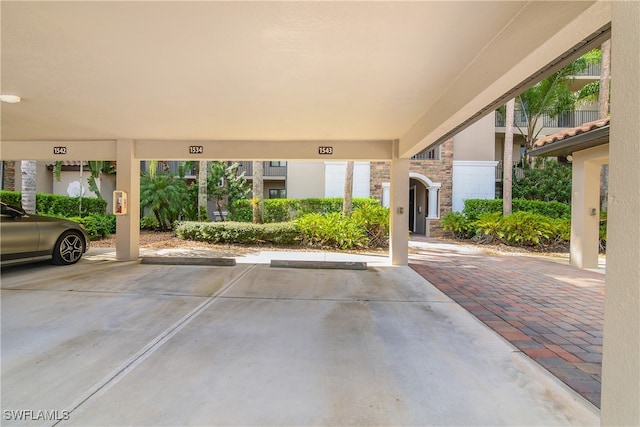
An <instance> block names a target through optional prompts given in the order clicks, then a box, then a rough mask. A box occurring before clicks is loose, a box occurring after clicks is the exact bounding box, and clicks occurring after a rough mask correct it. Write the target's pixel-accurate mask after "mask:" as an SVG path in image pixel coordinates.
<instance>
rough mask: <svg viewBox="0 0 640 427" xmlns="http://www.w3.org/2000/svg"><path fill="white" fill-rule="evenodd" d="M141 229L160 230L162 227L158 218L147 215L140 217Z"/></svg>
mask: <svg viewBox="0 0 640 427" xmlns="http://www.w3.org/2000/svg"><path fill="white" fill-rule="evenodd" d="M140 229H141V230H158V229H160V224H158V220H157V219H156V217H155V216H153V215H146V216H144V217H143V218H141V219H140Z"/></svg>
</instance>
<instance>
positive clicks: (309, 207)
mask: <svg viewBox="0 0 640 427" xmlns="http://www.w3.org/2000/svg"><path fill="white" fill-rule="evenodd" d="M263 202H264V218H263V219H264V222H286V221H290V220H292V219H295V218H296V217H298V216H303V215H307V214H310V213H321V214H322V213H330V212H342V198H341V197H327V198H308V199H265V200H264V201H263ZM363 206H380V203H379V202H378V201H377V200H376V199H372V198H364V197H357V198H355V199H353V209H354V211H355V210H357V209H359V208H361V207H363ZM229 219H230V220H231V221H239V222H252V221H253V210H252V208H251V201H250V200H236V201H235V202H233V203H232V204H231V206H230V209H229Z"/></svg>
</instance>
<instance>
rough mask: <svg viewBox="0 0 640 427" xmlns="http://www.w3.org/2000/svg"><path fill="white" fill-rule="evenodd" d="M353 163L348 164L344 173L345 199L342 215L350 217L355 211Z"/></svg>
mask: <svg viewBox="0 0 640 427" xmlns="http://www.w3.org/2000/svg"><path fill="white" fill-rule="evenodd" d="M353 166H354V163H353V162H347V168H346V169H345V172H344V198H343V199H342V215H344V216H350V215H351V210H352V209H353Z"/></svg>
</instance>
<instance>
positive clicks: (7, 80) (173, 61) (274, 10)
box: [1, 1, 593, 140]
mask: <svg viewBox="0 0 640 427" xmlns="http://www.w3.org/2000/svg"><path fill="white" fill-rule="evenodd" d="M532 3H535V4H536V6H533V5H532ZM592 3H593V2H573V1H571V2H548V3H547V2H520V1H515V2H508V1H507V2H502V1H499V2H483V1H470V2H460V1H450V2H431V1H423V2H384V1H382V2H146V1H142V2H56V1H52V2H2V14H1V18H2V51H1V54H2V86H1V89H2V93H12V94H15V95H18V96H21V97H22V101H23V102H21V103H20V104H14V105H5V106H3V108H2V138H3V139H5V140H8V139H11V140H40V139H47V140H65V139H67V140H72V139H85V140H87V139H115V138H131V139H148V140H153V139H181V140H198V139H207V140H236V139H239V140H332V139H339V140H350V139H359V140H367V139H398V138H400V137H402V136H403V135H405V134H406V133H407V132H408V131H409V129H411V128H412V126H414V124H416V122H418V121H419V120H420V119H421V118H423V116H424V114H425V113H426V112H429V111H430V110H432V108H433V107H434V106H437V105H438V102H441V101H442V97H443V96H447V94H449V93H453V94H454V96H455V97H458V96H460V95H459V94H458V92H457V91H455V90H452V88H454V87H455V85H456V83H457V82H460V81H462V82H463V83H464V84H465V85H466V86H465V90H468V91H471V92H473V93H472V94H471V95H476V92H479V91H480V90H481V88H480V87H479V86H481V85H487V84H491V83H492V78H493V77H494V76H495V75H497V74H500V73H501V72H506V71H508V70H509V69H511V68H513V67H514V65H515V64H517V62H518V61H519V60H520V59H522V58H524V57H525V56H526V53H527V52H528V51H531V50H532V49H535V48H536V47H538V46H540V45H542V44H544V41H545V40H547V39H548V38H549V37H550V36H552V35H553V34H554V32H555V31H557V29H558V28H560V27H562V26H563V25H564V24H565V23H566V22H568V21H570V20H571V19H572V17H574V16H575V15H577V14H580V13H582V12H583V11H584V10H586V9H587V8H588V7H589V6H590V5H591V4H592ZM514 22H515V23H518V25H514ZM505 40H506V41H505ZM494 45H495V46H499V47H500V48H501V49H504V55H505V56H504V57H500V56H499V55H497V53H498V52H497V51H496V49H495V48H494ZM483 55H489V56H483ZM483 58H484V59H483ZM487 58H490V59H491V60H490V61H487ZM540 65H541V66H542V65H544V64H540ZM469 71H472V72H473V73H474V74H475V75H476V76H477V80H478V82H480V84H475V85H474V84H467V83H465V80H460V77H461V76H462V77H465V78H468V73H469ZM465 73H467V74H465ZM463 98H464V96H463ZM465 102H466V100H462V101H461V102H460V103H459V104H460V105H462V104H464V103H465ZM451 105H454V106H455V105H456V101H455V100H454V101H453V103H452V104H451ZM438 120H441V121H444V118H442V117H438Z"/></svg>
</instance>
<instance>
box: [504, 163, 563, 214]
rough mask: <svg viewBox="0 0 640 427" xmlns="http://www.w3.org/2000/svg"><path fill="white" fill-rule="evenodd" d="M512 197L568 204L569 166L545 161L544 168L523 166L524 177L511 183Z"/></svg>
mask: <svg viewBox="0 0 640 427" xmlns="http://www.w3.org/2000/svg"><path fill="white" fill-rule="evenodd" d="M541 164H542V162H541ZM513 197H514V198H520V199H527V200H541V201H546V202H549V201H556V202H561V203H567V204H570V203H571V166H568V165H563V164H560V163H558V162H557V161H555V160H546V161H545V162H544V167H535V168H531V167H529V166H528V165H525V168H524V177H523V178H520V179H516V180H514V181H513Z"/></svg>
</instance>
